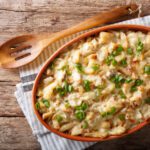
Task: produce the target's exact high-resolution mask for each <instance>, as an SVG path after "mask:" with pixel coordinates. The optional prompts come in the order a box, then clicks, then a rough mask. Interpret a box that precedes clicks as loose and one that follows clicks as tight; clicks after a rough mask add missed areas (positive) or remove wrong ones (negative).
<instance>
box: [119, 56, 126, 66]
mask: <svg viewBox="0 0 150 150" xmlns="http://www.w3.org/2000/svg"><path fill="white" fill-rule="evenodd" d="M120 65H121V66H123V67H126V66H127V60H126V58H124V59H122V60H121V61H120Z"/></svg>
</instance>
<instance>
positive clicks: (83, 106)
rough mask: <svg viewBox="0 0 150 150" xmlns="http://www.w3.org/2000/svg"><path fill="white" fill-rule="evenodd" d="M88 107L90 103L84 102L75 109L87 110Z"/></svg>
mask: <svg viewBox="0 0 150 150" xmlns="http://www.w3.org/2000/svg"><path fill="white" fill-rule="evenodd" d="M87 108H88V104H87V103H84V102H83V103H82V104H81V105H80V106H76V107H75V109H76V110H83V111H84V110H86V109H87Z"/></svg>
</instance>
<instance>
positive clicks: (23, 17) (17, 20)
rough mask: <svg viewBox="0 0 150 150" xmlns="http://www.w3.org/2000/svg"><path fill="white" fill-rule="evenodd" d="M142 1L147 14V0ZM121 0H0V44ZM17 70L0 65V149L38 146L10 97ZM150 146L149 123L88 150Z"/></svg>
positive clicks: (71, 21) (60, 25)
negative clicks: (126, 134) (130, 133)
mask: <svg viewBox="0 0 150 150" xmlns="http://www.w3.org/2000/svg"><path fill="white" fill-rule="evenodd" d="M138 1H139V2H140V3H142V5H143V7H142V12H143V15H150V0H138ZM126 3H127V1H121V0H116V1H115V0H15V1H14V0H0V44H1V43H2V42H3V41H5V40H6V39H9V38H10V37H12V36H15V35H19V34H24V33H42V32H54V31H59V30H62V29H65V28H67V27H70V26H71V25H73V24H76V23H78V22H80V21H82V20H83V19H85V18H87V17H90V16H93V15H94V14H96V13H98V12H102V11H106V10H109V9H110V8H113V7H115V6H119V5H124V4H126ZM19 82H20V79H19V74H18V70H13V71H12V70H4V69H0V150H14V149H16V150H23V149H24V150H26V149H28V150H29V149H31V150H35V149H40V145H39V143H38V142H37V139H36V137H34V136H33V135H32V132H31V129H30V127H29V125H28V123H27V121H26V119H25V117H24V115H23V113H22V111H21V109H20V107H19V105H18V103H17V101H16V98H15V97H14V91H15V89H16V87H15V86H16V84H17V83H19ZM92 149H93V150H150V126H149V125H148V126H147V127H145V128H143V129H142V130H140V131H138V132H137V133H134V134H132V135H129V136H127V137H124V138H122V139H118V140H112V141H106V142H101V143H98V144H96V145H94V146H92V147H90V148H89V150H92Z"/></svg>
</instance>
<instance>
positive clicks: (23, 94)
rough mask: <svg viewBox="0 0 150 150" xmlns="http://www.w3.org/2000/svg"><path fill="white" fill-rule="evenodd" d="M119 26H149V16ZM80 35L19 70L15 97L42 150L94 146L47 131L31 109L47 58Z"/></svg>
mask: <svg viewBox="0 0 150 150" xmlns="http://www.w3.org/2000/svg"><path fill="white" fill-rule="evenodd" d="M120 23H121V24H140V25H146V26H150V16H146V17H142V18H137V19H132V20H128V21H124V22H120ZM79 34H81V33H77V34H75V35H72V36H70V37H68V38H65V39H62V40H60V41H58V42H56V43H54V44H52V45H51V46H49V47H48V48H47V49H46V50H45V51H44V52H43V53H42V54H41V55H40V57H38V58H37V59H36V60H35V61H34V62H32V63H30V64H29V65H26V66H24V67H22V68H20V78H21V83H19V84H18V85H17V90H16V92H15V96H16V98H17V101H18V103H19V105H20V107H21V109H22V111H23V113H24V115H25V117H26V118H27V121H28V122H29V125H30V127H31V128H32V131H33V134H34V135H35V136H37V139H38V141H39V142H40V144H41V148H42V150H70V149H71V150H81V149H85V148H87V147H89V146H91V145H93V144H94V142H78V141H72V140H68V139H65V138H62V137H59V136H58V135H55V134H54V133H51V132H50V131H48V130H47V129H46V128H45V127H44V126H43V125H42V124H41V123H40V122H39V121H38V120H37V118H36V116H35V115H34V113H33V109H32V100H31V90H32V85H33V82H34V79H35V77H36V75H37V73H38V72H39V70H40V68H41V67H42V65H43V63H44V62H45V61H46V60H47V59H48V58H49V56H50V55H51V54H52V53H53V52H54V51H55V50H57V49H58V48H59V47H60V46H61V45H63V43H65V42H67V41H68V40H71V39H72V38H74V37H76V36H77V35H79Z"/></svg>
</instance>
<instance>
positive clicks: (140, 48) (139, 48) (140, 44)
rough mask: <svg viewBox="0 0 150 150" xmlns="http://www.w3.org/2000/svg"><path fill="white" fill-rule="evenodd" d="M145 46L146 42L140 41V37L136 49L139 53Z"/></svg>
mask: <svg viewBox="0 0 150 150" xmlns="http://www.w3.org/2000/svg"><path fill="white" fill-rule="evenodd" d="M143 47H144V44H143V43H142V42H141V41H140V39H139V40H138V43H137V47H136V51H137V52H138V53H140V52H141V51H142V50H143Z"/></svg>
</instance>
